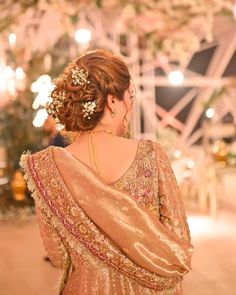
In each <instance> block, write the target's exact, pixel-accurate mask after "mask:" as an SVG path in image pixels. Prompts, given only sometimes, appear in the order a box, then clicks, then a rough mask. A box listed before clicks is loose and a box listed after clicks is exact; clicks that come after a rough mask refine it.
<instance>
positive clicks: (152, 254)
mask: <svg viewBox="0 0 236 295" xmlns="http://www.w3.org/2000/svg"><path fill="white" fill-rule="evenodd" d="M20 165H21V167H22V168H23V169H24V172H25V178H26V180H27V182H28V187H29V189H30V190H31V191H32V193H33V194H32V196H33V198H34V200H35V204H36V207H37V208H38V209H37V210H42V212H44V214H46V215H47V216H49V217H50V220H51V224H52V226H53V228H54V229H55V231H56V232H57V233H58V235H59V236H60V238H61V242H62V243H63V244H64V245H70V246H71V247H76V244H77V245H80V247H82V252H83V253H86V255H87V256H88V257H90V259H91V258H92V259H95V260H98V261H99V262H102V263H105V264H106V265H107V266H109V267H111V268H114V269H115V270H117V271H119V272H120V273H122V274H124V275H126V276H128V277H130V278H132V279H134V280H136V281H138V282H139V284H141V285H143V286H145V287H148V288H151V289H154V290H165V289H168V288H172V287H173V286H175V285H176V284H177V283H178V282H180V281H181V280H182V277H183V275H185V274H186V273H188V272H189V271H190V270H191V256H192V252H193V246H192V245H191V243H190V240H189V239H183V238H181V237H179V236H178V235H177V234H176V233H175V232H174V231H171V230H169V229H168V228H167V227H165V226H164V225H163V224H162V223H161V222H160V221H159V220H158V219H157V217H156V215H154V214H153V213H152V212H150V211H149V210H148V209H145V208H143V207H141V206H140V205H139V204H138V203H137V202H136V201H135V200H134V199H132V198H131V196H129V195H128V194H127V193H124V192H120V191H118V190H116V189H114V188H113V187H111V186H109V185H108V184H106V183H105V182H104V181H103V180H102V179H101V178H100V177H99V176H98V175H96V174H95V173H94V172H93V171H92V169H90V168H89V167H88V166H87V165H86V164H84V163H82V162H81V161H79V160H76V159H75V158H74V157H73V156H72V155H70V153H69V152H67V151H66V150H64V149H62V148H57V147H49V148H47V149H45V150H43V151H41V152H38V153H36V154H33V155H31V154H30V153H27V154H23V155H22V156H21V161H20ZM66 256H67V259H66V262H65V264H64V266H63V268H64V271H65V273H64V277H63V280H64V283H65V282H66V280H67V277H68V275H69V268H70V266H71V265H70V259H69V256H70V254H69V251H68V253H67V255H66ZM62 285H64V284H62ZM62 287H63V286H61V289H62Z"/></svg>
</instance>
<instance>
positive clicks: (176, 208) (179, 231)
mask: <svg viewBox="0 0 236 295" xmlns="http://www.w3.org/2000/svg"><path fill="white" fill-rule="evenodd" d="M156 157H157V169H158V182H159V198H160V221H161V222H162V224H163V225H165V227H167V228H168V229H169V230H170V231H173V232H175V234H176V235H177V236H178V237H180V238H181V239H183V240H185V241H187V242H191V237H190V231H189V227H188V223H187V220H186V214H185V209H184V204H183V201H182V199H181V196H180V191H179V187H178V184H177V181H176V178H175V175H174V172H173V170H172V168H171V165H170V162H169V159H168V157H167V155H166V153H165V152H164V151H163V149H162V148H161V147H160V145H159V144H156Z"/></svg>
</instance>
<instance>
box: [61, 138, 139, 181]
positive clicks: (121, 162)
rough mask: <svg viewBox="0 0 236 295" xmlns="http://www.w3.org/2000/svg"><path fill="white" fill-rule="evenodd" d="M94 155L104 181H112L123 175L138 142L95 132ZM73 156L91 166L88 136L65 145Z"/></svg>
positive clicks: (133, 157)
mask: <svg viewBox="0 0 236 295" xmlns="http://www.w3.org/2000/svg"><path fill="white" fill-rule="evenodd" d="M93 141H94V147H95V157H96V159H97V164H98V167H99V170H100V171H101V174H102V178H103V179H104V181H105V182H106V183H113V182H115V181H117V180H118V179H119V178H120V177H121V176H123V175H124V174H125V173H126V171H127V170H128V169H129V167H130V166H131V165H132V163H133V161H134V160H135V157H136V152H137V149H138V144H139V142H138V141H136V140H131V139H126V138H123V137H119V136H112V135H107V134H105V135H104V134H96V135H95V136H94V137H93ZM66 149H67V151H68V152H70V153H71V154H72V155H73V156H74V157H75V158H77V159H78V160H80V161H81V162H83V163H85V164H87V165H88V166H89V167H90V168H91V169H93V170H94V171H95V172H96V173H98V172H97V171H96V170H95V168H94V167H92V165H91V162H90V158H89V145H88V136H83V137H81V138H79V139H78V140H77V141H76V142H75V143H73V144H71V145H69V146H68V147H66Z"/></svg>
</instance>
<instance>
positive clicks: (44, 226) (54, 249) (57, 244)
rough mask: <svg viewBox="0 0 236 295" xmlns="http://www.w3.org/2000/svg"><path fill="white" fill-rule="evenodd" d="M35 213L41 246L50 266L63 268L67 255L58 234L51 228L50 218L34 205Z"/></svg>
mask: <svg viewBox="0 0 236 295" xmlns="http://www.w3.org/2000/svg"><path fill="white" fill-rule="evenodd" d="M35 211H36V216H37V221H38V225H39V230H40V235H41V238H42V240H43V245H44V248H45V250H46V253H47V255H48V258H49V259H50V260H51V262H52V264H53V265H54V266H56V267H58V268H60V269H64V268H65V264H66V263H67V259H68V253H67V249H66V247H65V244H64V243H63V241H62V239H61V237H60V235H59V233H58V232H57V231H56V229H55V228H54V227H53V226H52V224H51V222H52V221H51V220H50V218H49V217H48V216H47V215H46V214H45V213H44V212H43V210H42V209H41V208H40V207H39V206H38V205H37V203H36V204H35Z"/></svg>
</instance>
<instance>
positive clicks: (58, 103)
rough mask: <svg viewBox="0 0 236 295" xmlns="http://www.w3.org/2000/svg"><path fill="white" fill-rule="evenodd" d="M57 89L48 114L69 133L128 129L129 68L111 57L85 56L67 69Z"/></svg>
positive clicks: (97, 53) (106, 54)
mask: <svg viewBox="0 0 236 295" xmlns="http://www.w3.org/2000/svg"><path fill="white" fill-rule="evenodd" d="M55 86H56V87H55V89H54V91H53V93H52V95H51V97H52V102H51V103H50V105H49V108H48V110H49V111H50V109H52V110H53V112H51V113H52V115H54V117H57V118H58V120H59V121H60V123H61V124H63V125H64V126H65V129H66V130H67V131H86V130H90V129H93V128H95V127H96V126H97V125H98V124H103V125H109V124H110V125H112V124H116V125H117V126H116V127H117V130H118V129H121V128H122V127H121V126H118V125H120V124H122V125H123V126H124V128H125V127H127V122H128V121H129V120H130V114H129V112H130V111H131V108H132V98H133V93H132V92H133V85H132V83H131V77H130V73H129V70H128V68H127V66H126V65H125V63H124V62H123V61H122V60H121V59H120V58H119V57H117V56H115V55H113V54H112V53H110V52H108V51H105V50H96V51H93V52H89V53H87V54H85V55H82V56H81V57H79V58H78V59H77V60H76V61H75V62H73V63H71V64H70V65H69V66H67V68H66V69H65V71H64V73H63V74H62V75H61V76H60V77H59V78H58V79H56V80H55ZM49 113H50V112H49ZM124 121H126V122H124ZM107 127H109V126H107ZM110 127H112V126H110Z"/></svg>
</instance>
